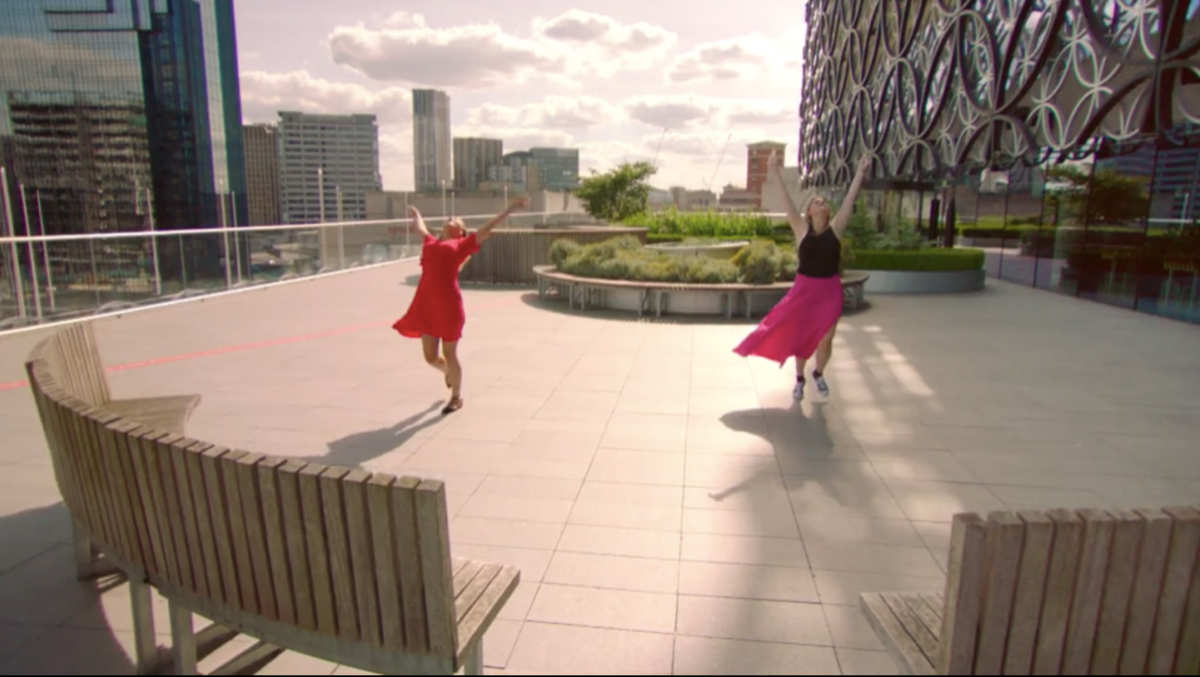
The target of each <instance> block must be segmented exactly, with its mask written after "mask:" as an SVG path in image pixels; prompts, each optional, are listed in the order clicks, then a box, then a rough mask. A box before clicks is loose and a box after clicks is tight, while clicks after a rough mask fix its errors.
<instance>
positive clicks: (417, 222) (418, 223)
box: [408, 206, 432, 237]
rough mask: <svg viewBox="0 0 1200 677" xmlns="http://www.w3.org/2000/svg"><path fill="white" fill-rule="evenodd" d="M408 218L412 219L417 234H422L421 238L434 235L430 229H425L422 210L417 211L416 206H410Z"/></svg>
mask: <svg viewBox="0 0 1200 677" xmlns="http://www.w3.org/2000/svg"><path fill="white" fill-rule="evenodd" d="M408 217H409V218H411V219H412V223H413V227H414V228H416V229H417V232H418V233H420V234H421V237H428V236H430V235H432V233H430V232H429V229H428V228H426V227H425V219H423V218H421V210H419V209H417V208H416V207H415V206H409V208H408Z"/></svg>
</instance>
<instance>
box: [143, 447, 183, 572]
mask: <svg viewBox="0 0 1200 677" xmlns="http://www.w3.org/2000/svg"><path fill="white" fill-rule="evenodd" d="M164 437H170V435H169V434H168V433H165V432H162V431H158V430H150V429H147V428H140V429H139V433H138V434H137V435H136V436H135V438H134V439H136V440H137V451H136V452H135V453H136V454H137V455H139V456H141V457H142V463H143V466H144V467H145V469H146V484H147V485H149V487H150V499H151V501H152V502H153V505H154V508H153V510H154V513H155V521H156V522H157V523H158V542H157V546H156V547H157V548H158V549H159V550H161V552H162V560H163V565H164V568H163V571H162V572H160V575H161V576H162V577H164V578H166V579H167V580H169V581H171V582H172V583H175V584H179V582H180V581H182V580H183V576H182V575H181V574H180V571H179V566H180V562H179V557H178V555H177V554H176V552H175V542H176V541H175V537H176V536H175V531H176V529H175V527H176V524H178V518H179V516H178V513H172V512H171V506H170V504H169V502H168V499H167V494H166V489H165V487H163V483H162V478H163V470H162V464H161V459H160V457H159V453H158V442H159V440H161V439H162V438H164ZM186 565H187V563H186V562H184V566H186Z"/></svg>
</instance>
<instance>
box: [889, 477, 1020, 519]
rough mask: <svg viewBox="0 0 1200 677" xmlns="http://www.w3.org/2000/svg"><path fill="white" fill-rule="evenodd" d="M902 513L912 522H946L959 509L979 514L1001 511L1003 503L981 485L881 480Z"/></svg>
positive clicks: (959, 510) (952, 517)
mask: <svg viewBox="0 0 1200 677" xmlns="http://www.w3.org/2000/svg"><path fill="white" fill-rule="evenodd" d="M885 482H887V484H888V488H889V489H891V491H892V495H893V496H895V498H896V502H897V503H899V504H900V506H901V508H902V509H903V510H904V514H905V515H906V516H907V517H908V518H909V519H910V520H913V521H914V522H950V521H953V519H954V515H955V514H957V513H961V512H978V513H980V514H981V515H983V514H987V513H989V512H991V511H993V510H1004V509H1005V507H1006V506H1005V504H1004V502H1003V501H1001V500H1000V499H999V498H998V497H997V496H996V494H994V493H993V492H992V491H991V490H989V489H988V488H987V487H986V486H984V485H981V484H956V483H950V482H918V481H912V480H885Z"/></svg>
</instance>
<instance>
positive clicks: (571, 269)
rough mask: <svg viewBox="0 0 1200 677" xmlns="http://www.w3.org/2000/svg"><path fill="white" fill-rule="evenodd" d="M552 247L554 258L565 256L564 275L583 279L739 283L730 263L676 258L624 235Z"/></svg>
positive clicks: (736, 271)
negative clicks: (599, 240) (572, 245)
mask: <svg viewBox="0 0 1200 677" xmlns="http://www.w3.org/2000/svg"><path fill="white" fill-rule="evenodd" d="M559 242H562V240H557V241H555V243H554V244H553V245H551V251H552V256H551V258H552V259H553V258H554V254H555V253H557V254H563V253H566V252H567V251H568V250H570V251H571V253H569V254H567V255H565V256H562V258H561V260H560V261H556V262H555V264H554V265H555V266H556V267H557V268H558V269H559V270H561V271H562V272H564V273H568V274H570V275H577V276H579V277H596V278H601V279H605V280H631V281H635V282H688V283H692V284H721V283H730V282H736V281H737V279H738V269H737V267H736V266H734V265H733V264H732V263H730V262H728V261H719V260H716V259H709V258H704V257H682V256H672V255H670V254H664V253H661V252H655V251H651V250H649V249H646V248H645V247H642V246H641V243H639V242H638V240H637V238H635V237H633V236H630V235H623V236H621V237H616V238H613V239H611V240H605V241H603V242H597V243H595V244H589V245H584V246H578V245H576V246H577V247H578V248H577V249H572V248H571V247H570V246H569V245H561V246H560V245H559Z"/></svg>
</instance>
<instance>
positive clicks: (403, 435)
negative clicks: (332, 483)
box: [307, 400, 443, 467]
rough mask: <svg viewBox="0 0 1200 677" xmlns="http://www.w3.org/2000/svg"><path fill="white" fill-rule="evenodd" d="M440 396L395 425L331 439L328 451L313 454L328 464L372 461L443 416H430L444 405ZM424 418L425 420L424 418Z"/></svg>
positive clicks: (356, 463) (349, 465)
mask: <svg viewBox="0 0 1200 677" xmlns="http://www.w3.org/2000/svg"><path fill="white" fill-rule="evenodd" d="M442 405H443V402H442V401H441V400H438V401H435V402H434V403H433V404H430V405H429V406H428V407H426V408H425V409H424V410H423V411H421V412H418V413H416V414H413V415H412V416H409V417H408V418H406V419H404V420H402V421H400V422H398V423H396V424H395V425H391V426H388V427H386V428H379V429H378V430H367V431H364V432H359V433H354V434H352V435H347V436H346V437H343V438H341V439H338V440H334V441H332V442H330V443H329V453H328V454H326V455H324V456H320V457H310V458H309V459H307V460H314V461H318V462H320V463H323V464H325V465H337V466H346V467H357V466H360V465H362V464H363V463H367V462H368V461H372V460H374V459H376V458H379V457H380V456H383V455H384V454H386V453H388V452H390V451H394V450H396V449H398V448H399V447H400V446H401V445H403V444H404V443H405V442H407V441H408V440H410V439H412V438H413V436H414V435H416V434H417V433H418V432H420V431H422V430H424V429H425V428H428V427H429V426H431V425H433V424H434V423H437V422H438V421H440V420H441V418H440V417H434V418H428V419H426V417H427V416H429V415H430V414H432V413H433V412H435V411H438V410H440V409H441V408H442ZM422 419H425V420H422Z"/></svg>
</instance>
